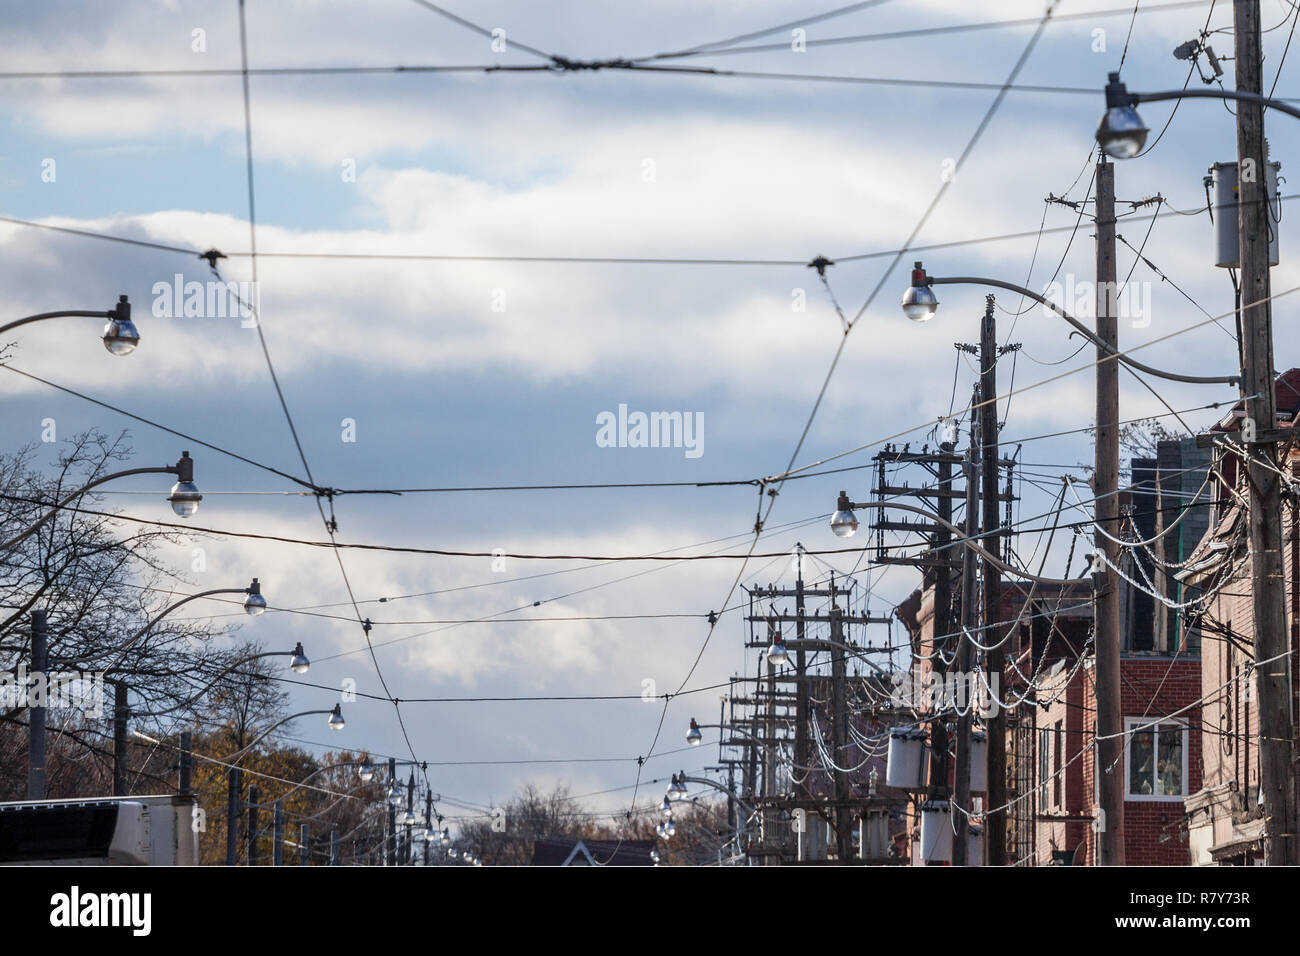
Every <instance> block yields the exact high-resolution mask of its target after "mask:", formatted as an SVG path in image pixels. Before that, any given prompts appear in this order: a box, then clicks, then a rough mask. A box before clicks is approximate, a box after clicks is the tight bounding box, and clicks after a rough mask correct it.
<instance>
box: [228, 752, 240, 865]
mask: <svg viewBox="0 0 1300 956" xmlns="http://www.w3.org/2000/svg"><path fill="white" fill-rule="evenodd" d="M226 777H227V780H228V781H229V790H228V791H227V795H226V866H234V865H235V854H236V847H237V846H238V845H239V793H240V790H241V788H242V782H243V780H242V778H243V774H242V773H241V772H240V770H239V768H238V767H231V768H230V770H229V771H227V773H226Z"/></svg>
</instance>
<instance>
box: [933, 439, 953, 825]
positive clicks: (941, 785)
mask: <svg viewBox="0 0 1300 956" xmlns="http://www.w3.org/2000/svg"><path fill="white" fill-rule="evenodd" d="M952 451H953V445H952V443H951V442H944V443H942V444H941V445H940V446H939V463H938V469H939V491H940V492H946V491H951V490H952V461H951V460H950V459H949V456H950V455H951V454H952ZM935 507H936V509H937V510H938V512H939V517H940V518H941V519H942V520H941V521H940V522H938V527H936V528H935V530H934V537H933V541H934V551H935V554H937V555H938V556H939V561H938V563H937V564H935V565H934V568H933V572H932V573H933V574H934V611H933V613H932V615H931V620H932V621H933V627H934V635H935V638H936V640H935V641H933V642H932V646H931V648H930V653H931V654H933V655H934V656H933V657H932V658H931V669H932V670H933V671H934V672H935V673H936V674H937V675H939V676H940V677H942V676H943V674H944V673H945V672H946V671H947V670H948V665H947V664H945V663H944V658H943V654H942V653H941V651H947V649H948V647H949V646H951V645H952V643H953V642H952V639H951V638H949V637H947V636H945V635H949V634H951V633H952V632H953V631H954V630H956V628H954V627H953V619H952V575H953V572H952V568H951V567H950V566H949V563H948V562H949V561H950V560H951V558H952V553H951V549H950V548H949V545H950V544H951V543H952V533H951V532H950V531H949V530H948V528H947V524H950V523H951V522H952V498H950V497H948V496H946V495H940V497H939V498H937V499H936V500H935ZM941 636H942V637H943V642H942V645H941V644H940V641H939V640H937V638H939V637H941ZM947 796H948V731H947V728H946V727H945V726H944V722H943V721H942V720H933V721H931V722H930V790H929V797H930V799H931V800H940V799H944V798H946V797H947Z"/></svg>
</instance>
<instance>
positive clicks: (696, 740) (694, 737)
mask: <svg viewBox="0 0 1300 956" xmlns="http://www.w3.org/2000/svg"><path fill="white" fill-rule="evenodd" d="M702 740H704V735H703V734H702V733H700V725H699V724H697V723H696V722H695V718H694V717H692V718H691V729H690V730H688V731H687V732H686V742H687V743H688V744H690V745H691V746H692V747H698V746H699V745H700V742H701V741H702Z"/></svg>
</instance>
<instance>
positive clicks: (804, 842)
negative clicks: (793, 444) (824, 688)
mask: <svg viewBox="0 0 1300 956" xmlns="http://www.w3.org/2000/svg"><path fill="white" fill-rule="evenodd" d="M795 549H796V557H795V582H794V595H795V597H794V606H795V624H794V627H795V637H796V638H797V639H798V640H800V641H802V640H803V639H804V636H805V628H804V587H803V546H802V545H796V546H795ZM794 665H795V671H794V673H795V684H794V693H795V699H794V764H795V767H796V768H803V767H808V766H811V761H810V760H809V758H808V671H807V667H808V657H807V654H806V653H805V652H804V649H803V645H802V644H800V645H797V650H796V651H795V656H794ZM792 778H793V780H794V784H795V790H796V794H797V795H798V796H800V797H809V796H811V795H812V794H811V793H810V791H809V789H808V771H807V770H802V769H796V770H795V772H794V774H793V775H792ZM810 834H811V826H810V824H809V822H808V818H807V817H805V819H804V828H803V834H802V836H801V837H800V839H799V845H800V848H801V849H802V850H803V852H802V853H800V854H799V858H800V859H801V860H802V859H804V858H805V857H806V856H807V855H808V854H810V852H811V851H812V849H813V848H812V847H811V846H810V845H809V844H810V843H811V842H812V841H811V840H810V839H809V836H810ZM808 858H811V857H808Z"/></svg>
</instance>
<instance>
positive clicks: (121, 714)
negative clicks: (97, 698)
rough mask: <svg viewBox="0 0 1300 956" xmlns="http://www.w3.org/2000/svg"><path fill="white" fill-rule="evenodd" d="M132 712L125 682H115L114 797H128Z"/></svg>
mask: <svg viewBox="0 0 1300 956" xmlns="http://www.w3.org/2000/svg"><path fill="white" fill-rule="evenodd" d="M130 712H131V710H130V705H129V701H128V698H127V686H126V681H124V680H115V681H113V796H115V797H125V796H126V719H127V717H128V716H129V714H130Z"/></svg>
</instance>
